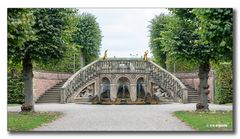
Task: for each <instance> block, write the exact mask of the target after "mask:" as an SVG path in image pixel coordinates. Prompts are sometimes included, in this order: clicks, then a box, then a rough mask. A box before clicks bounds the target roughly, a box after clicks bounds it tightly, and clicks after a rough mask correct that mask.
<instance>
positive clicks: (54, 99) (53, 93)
mask: <svg viewBox="0 0 240 139" xmlns="http://www.w3.org/2000/svg"><path fill="white" fill-rule="evenodd" d="M65 82H66V80H63V81H62V82H60V83H57V84H56V85H54V86H53V87H51V88H50V89H48V90H47V91H45V93H44V94H43V95H41V96H40V97H39V98H38V99H37V100H36V103H60V99H61V96H60V89H61V87H62V86H63V84H64V83H65Z"/></svg>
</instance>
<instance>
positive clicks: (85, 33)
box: [73, 13, 102, 67]
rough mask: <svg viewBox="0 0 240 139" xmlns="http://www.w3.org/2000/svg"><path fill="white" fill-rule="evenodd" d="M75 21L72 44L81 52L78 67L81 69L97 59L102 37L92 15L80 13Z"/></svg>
mask: <svg viewBox="0 0 240 139" xmlns="http://www.w3.org/2000/svg"><path fill="white" fill-rule="evenodd" d="M77 21H78V22H77V31H76V35H74V40H73V42H74V43H75V45H76V46H78V49H80V50H81V54H80V61H81V66H80V67H83V66H84V65H85V64H87V63H90V62H91V61H93V60H94V59H96V58H97V57H98V55H99V50H100V45H101V40H102V36H101V30H100V27H99V25H98V23H97V21H96V17H95V16H94V15H92V14H89V13H82V14H80V15H78V19H77Z"/></svg>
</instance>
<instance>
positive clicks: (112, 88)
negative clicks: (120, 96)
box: [110, 84, 117, 101]
mask: <svg viewBox="0 0 240 139" xmlns="http://www.w3.org/2000/svg"><path fill="white" fill-rule="evenodd" d="M116 98H117V85H116V84H110V99H111V101H115V100H116Z"/></svg>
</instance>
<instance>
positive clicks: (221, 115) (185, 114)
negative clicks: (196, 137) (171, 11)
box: [174, 111, 233, 131]
mask: <svg viewBox="0 0 240 139" xmlns="http://www.w3.org/2000/svg"><path fill="white" fill-rule="evenodd" d="M174 115H175V116H176V117H178V118H179V119H180V120H182V121H183V122H185V123H186V124H187V125H189V126H191V127H192V128H194V129H196V130H197V131H232V123H233V120H232V118H233V117H232V111H214V112H193V111H192V112H191V111H177V112H174Z"/></svg>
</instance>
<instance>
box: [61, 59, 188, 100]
mask: <svg viewBox="0 0 240 139" xmlns="http://www.w3.org/2000/svg"><path fill="white" fill-rule="evenodd" d="M109 73H112V74H133V73H144V74H149V75H150V76H151V77H152V78H153V79H154V80H155V81H156V82H157V83H159V85H160V86H162V87H163V88H164V89H166V90H167V91H169V92H171V94H172V96H173V97H174V98H175V99H176V101H178V102H182V103H187V100H188V98H187V96H188V92H187V88H186V87H185V86H184V85H183V83H182V82H181V81H180V80H179V79H178V78H176V77H175V76H174V75H172V74H171V73H170V72H168V71H166V70H165V69H163V68H162V67H160V66H158V65H157V64H155V63H154V62H152V61H143V60H142V59H118V58H110V59H107V60H96V61H94V62H92V63H90V64H88V65H87V66H85V67H84V68H82V69H80V70H79V71H78V72H76V73H75V74H74V75H72V76H71V77H70V78H69V79H68V80H67V82H66V83H65V84H64V85H63V86H62V88H61V103H67V102H69V99H70V97H71V96H72V95H73V94H74V93H75V92H76V91H78V89H79V88H81V87H82V86H84V85H85V84H86V83H87V82H89V81H91V80H93V79H95V78H96V77H98V76H99V74H109ZM132 88H133V87H132Z"/></svg>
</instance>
